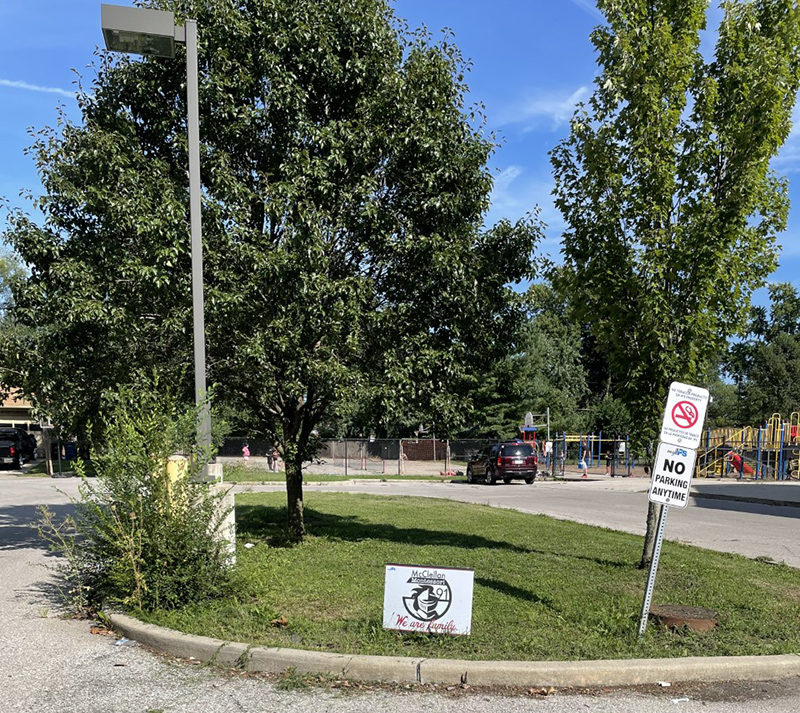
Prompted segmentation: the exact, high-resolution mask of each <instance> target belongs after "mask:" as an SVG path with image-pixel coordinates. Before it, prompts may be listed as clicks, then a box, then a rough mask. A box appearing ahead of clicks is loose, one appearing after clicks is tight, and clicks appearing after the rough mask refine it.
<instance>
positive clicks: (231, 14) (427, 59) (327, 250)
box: [9, 0, 541, 538]
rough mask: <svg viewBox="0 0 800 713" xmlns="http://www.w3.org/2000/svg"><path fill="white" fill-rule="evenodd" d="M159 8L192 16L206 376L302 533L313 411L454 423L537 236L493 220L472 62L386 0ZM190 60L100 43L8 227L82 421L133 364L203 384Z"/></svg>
mask: <svg viewBox="0 0 800 713" xmlns="http://www.w3.org/2000/svg"><path fill="white" fill-rule="evenodd" d="M146 4H147V5H149V6H154V7H160V8H171V9H175V10H176V12H177V15H178V18H179V19H180V18H183V17H186V16H193V17H196V18H197V20H198V27H199V28H200V51H199V53H200V63H201V72H200V75H201V86H200V114H201V116H200V122H201V140H202V144H203V145H202V148H201V163H202V173H203V175H202V180H203V192H204V196H203V210H204V213H203V221H204V242H205V260H206V262H205V283H206V325H207V349H208V363H209V372H210V374H209V377H210V378H209V382H210V383H216V384H217V385H218V388H217V390H216V394H217V397H218V398H220V399H223V400H225V401H226V402H227V403H228V404H229V405H230V408H231V409H233V410H234V411H235V412H236V413H238V414H240V415H241V417H242V418H243V419H244V420H245V421H248V422H252V423H257V424H258V427H259V429H260V430H261V431H262V432H263V433H264V434H265V435H266V436H267V437H268V438H270V439H272V440H273V441H274V442H275V443H276V444H277V445H278V447H279V450H280V451H281V452H282V456H283V459H284V462H285V468H286V482H287V501H288V519H289V528H290V532H291V534H292V535H293V536H294V537H296V538H301V537H302V536H303V534H304V532H305V524H304V518H303V499H302V498H303V494H302V470H301V468H302V463H303V462H304V460H307V459H308V458H309V456H310V454H311V452H312V451H313V448H314V437H313V434H314V431H315V428H316V427H317V425H318V424H321V423H335V422H337V421H338V420H339V418H340V416H341V415H342V414H345V413H347V412H348V411H349V410H351V405H352V403H353V402H354V401H355V400H356V399H362V400H366V401H367V402H368V403H369V404H370V408H371V410H372V412H373V413H375V414H379V415H380V418H381V419H383V420H385V421H388V422H392V421H396V420H398V419H400V418H407V417H410V416H413V417H414V418H415V419H419V420H425V421H433V422H435V423H436V424H437V428H438V427H439V424H441V425H442V427H450V425H451V424H456V423H457V422H458V421H459V419H460V418H461V414H462V413H463V412H464V411H465V408H466V406H467V405H468V403H467V402H468V400H469V394H468V388H467V386H468V385H469V384H470V383H472V382H473V378H474V377H473V375H474V373H475V372H476V371H478V370H480V369H484V368H485V366H486V364H488V363H490V361H491V360H493V359H495V358H496V357H497V355H498V354H500V353H502V352H503V351H504V350H505V349H506V348H507V345H508V344H509V343H510V341H511V340H512V337H513V334H514V331H515V330H516V328H517V327H518V325H519V324H520V323H521V320H522V319H523V317H524V311H523V309H522V305H521V297H519V296H518V295H516V293H515V292H514V290H513V289H512V288H511V287H510V286H509V283H513V282H514V281H516V280H519V279H522V278H526V277H529V272H530V256H531V252H532V250H533V248H534V245H535V243H536V241H537V239H538V238H539V235H540V233H541V229H540V226H539V224H538V222H537V221H536V220H535V219H533V218H532V219H529V220H524V221H521V222H519V223H517V224H515V225H511V224H509V223H506V222H502V223H500V224H498V225H497V226H494V227H493V228H491V229H489V230H486V231H481V230H480V226H481V222H482V216H483V214H484V212H485V211H486V209H487V207H488V195H489V192H490V189H491V182H492V181H491V176H490V173H489V171H488V170H487V168H486V161H487V158H488V156H489V155H490V153H491V151H492V149H493V143H492V140H491V138H490V137H487V136H486V135H485V134H484V133H483V131H482V129H481V127H480V125H476V124H474V123H473V122H472V121H471V119H470V116H469V112H468V109H467V108H466V107H465V106H464V91H465V85H464V83H463V82H464V79H463V74H464V69H465V68H464V62H463V61H462V58H461V56H460V55H459V53H458V50H457V48H456V47H455V45H453V44H452V42H451V41H450V40H449V39H448V38H444V39H443V40H442V41H441V42H438V43H433V42H432V41H431V38H430V37H429V36H428V35H427V34H426V33H424V32H417V33H410V32H408V31H407V30H405V29H404V27H403V26H402V24H401V23H399V22H398V21H396V20H395V18H394V17H393V15H392V12H391V10H390V9H389V7H388V5H387V3H386V2H385V0H354V1H353V2H348V3H342V2H339V1H338V0H252V1H251V2H248V3H247V4H246V5H245V6H241V5H240V4H238V3H231V2H229V0H202V1H200V0H198V1H196V2H170V1H169V0H163V1H158V2H156V1H153V2H150V3H146ZM181 52H182V50H181V49H180V48H179V49H178V54H179V55H180V54H181ZM182 60H183V57H182V56H179V57H178V58H176V60H174V61H172V60H165V59H159V58H147V59H144V60H143V61H139V60H136V61H128V60H125V59H121V60H120V59H117V58H112V57H109V56H107V55H106V54H105V53H101V57H100V66H99V68H98V72H97V79H96V80H95V81H94V82H93V87H92V91H91V92H86V93H81V94H80V96H79V105H80V108H81V110H82V113H83V123H82V125H81V126H73V125H70V124H64V125H62V126H60V127H58V128H57V129H56V130H49V131H45V132H43V133H41V134H39V135H38V138H37V141H36V144H35V145H34V148H33V153H34V155H35V157H36V160H37V162H38V166H39V170H40V172H41V175H42V180H43V182H44V186H45V190H46V194H45V196H44V197H43V198H42V199H41V200H40V201H39V202H38V206H39V208H41V210H42V211H43V212H44V214H45V217H46V220H45V222H44V223H43V224H42V225H37V224H35V223H34V222H33V221H32V220H31V219H29V218H27V217H26V216H24V215H21V214H17V215H16V216H15V217H14V219H13V221H12V224H11V227H10V230H9V238H10V239H11V241H12V242H13V243H14V245H15V246H16V247H17V249H18V250H19V252H20V254H21V255H22V256H23V258H24V259H25V261H26V262H27V263H28V264H29V265H31V278H30V279H29V280H28V281H27V283H26V284H25V285H24V286H23V288H22V289H20V290H19V292H18V294H17V299H18V304H19V318H20V319H21V320H23V321H24V322H25V323H28V324H31V325H36V326H37V328H38V330H39V332H38V338H37V348H40V349H41V351H40V352H39V354H38V356H37V358H36V360H35V362H34V363H33V364H31V365H30V366H28V367H26V369H27V374H28V378H27V381H26V386H27V387H28V389H29V390H30V391H31V392H36V393H37V394H40V395H41V396H42V398H45V397H46V398H47V399H48V401H49V402H50V403H54V404H57V405H58V408H59V410H60V414H63V417H64V418H65V419H67V420H69V422H70V423H72V424H75V428H76V429H78V428H82V427H85V423H86V422H88V419H89V417H90V416H91V414H92V413H93V412H94V411H96V410H97V408H98V405H97V402H98V399H100V395H101V394H102V393H103V391H104V390H105V389H108V388H114V387H115V386H116V385H117V384H119V383H126V382H127V381H129V380H130V379H131V374H133V373H135V371H144V372H146V373H149V371H150V370H151V368H152V367H155V368H157V369H158V370H159V372H160V373H162V375H164V374H165V375H166V377H162V378H167V379H170V378H171V379H174V380H175V382H178V383H183V384H184V394H185V397H186V398H187V399H189V398H191V396H190V394H191V387H190V385H189V384H185V379H184V380H183V381H182V382H181V375H182V374H183V369H184V366H185V364H186V363H187V362H188V361H189V360H190V359H191V357H190V354H191V351H190V344H191V341H190V339H191V338H190V335H191V327H190V325H191V321H190V301H189V299H188V298H189V294H190V291H189V289H188V278H189V274H190V269H189V252H188V251H189V242H188V239H187V235H188V227H187V226H188V221H187V203H188V200H187V177H186V159H185V155H186V145H185V144H186V142H185V126H184V117H185V103H184V94H183V90H182V86H181V84H182V72H181V68H182V66H183V64H182ZM485 334H492V336H493V339H492V340H490V341H487V340H485V339H484V335H485ZM15 356H16V357H18V358H19V357H20V355H19V354H16V355H15ZM60 414H54V417H57V416H59V415H60ZM423 416H424V419H423V418H422V417H423Z"/></svg>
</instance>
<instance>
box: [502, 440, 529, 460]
mask: <svg viewBox="0 0 800 713" xmlns="http://www.w3.org/2000/svg"><path fill="white" fill-rule="evenodd" d="M532 453H533V448H532V447H531V446H530V444H528V443H519V444H517V443H514V444H512V445H508V446H503V455H504V456H510V457H515V458H525V457H526V456H529V455H531V454H532Z"/></svg>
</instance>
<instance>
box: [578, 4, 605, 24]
mask: <svg viewBox="0 0 800 713" xmlns="http://www.w3.org/2000/svg"><path fill="white" fill-rule="evenodd" d="M572 2H573V4H574V5H577V6H578V7H579V8H580V9H581V10H585V11H586V12H588V13H589V14H590V15H591V16H592V17H596V18H597V19H599V20H603V19H605V18H604V17H603V13H602V12H600V10H598V9H597V5H595V3H594V0H572Z"/></svg>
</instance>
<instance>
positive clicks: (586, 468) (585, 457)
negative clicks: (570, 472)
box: [579, 448, 589, 478]
mask: <svg viewBox="0 0 800 713" xmlns="http://www.w3.org/2000/svg"><path fill="white" fill-rule="evenodd" d="M588 460H589V451H588V450H587V449H586V448H584V449H583V455H582V456H581V462H580V464H579V465H580V469H581V473H583V475H581V478H588V477H589V476H588V473H589V466H588V465H587V461H588Z"/></svg>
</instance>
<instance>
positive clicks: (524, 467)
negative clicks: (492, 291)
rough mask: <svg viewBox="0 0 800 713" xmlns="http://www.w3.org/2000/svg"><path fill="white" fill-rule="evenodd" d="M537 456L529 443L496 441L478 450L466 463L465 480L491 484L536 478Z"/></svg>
mask: <svg viewBox="0 0 800 713" xmlns="http://www.w3.org/2000/svg"><path fill="white" fill-rule="evenodd" d="M537 461H538V458H537V456H536V449H535V448H534V447H533V445H532V444H530V443H519V442H515V443H496V444H495V445H493V446H486V447H484V448H483V449H481V450H480V451H478V452H477V453H476V454H475V455H474V456H473V457H472V458H470V460H469V462H468V463H467V482H468V483H475V482H478V481H483V482H485V483H486V484H487V485H493V484H494V483H496V482H497V481H499V480H502V481H503V482H504V483H510V482H511V481H512V480H524V481H525V482H526V483H528V484H529V485H530V484H531V483H532V482H533V481H534V480H536V472H537V469H538V465H537Z"/></svg>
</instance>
